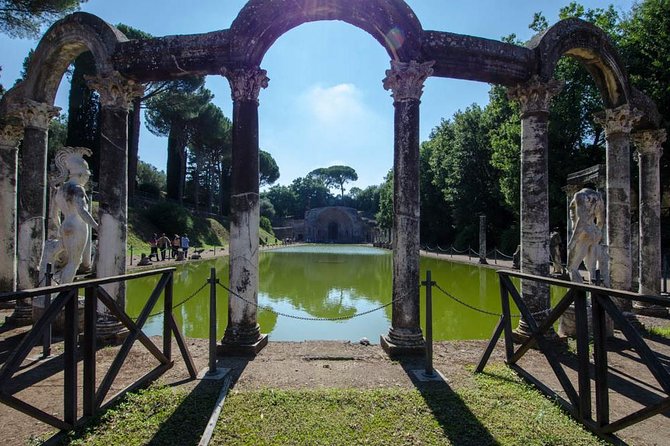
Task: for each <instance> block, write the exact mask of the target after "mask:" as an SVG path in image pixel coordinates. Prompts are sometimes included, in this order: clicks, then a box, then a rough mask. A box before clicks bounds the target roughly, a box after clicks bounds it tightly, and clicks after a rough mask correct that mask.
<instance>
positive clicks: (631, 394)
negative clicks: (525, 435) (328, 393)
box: [0, 331, 670, 445]
mask: <svg viewBox="0 0 670 446" xmlns="http://www.w3.org/2000/svg"><path fill="white" fill-rule="evenodd" d="M16 341H17V333H16V332H14V331H8V332H4V333H2V334H0V355H2V357H3V358H6V352H7V351H8V349H9V348H10V347H11V345H12V344H15V342H16ZM155 342H156V343H157V344H158V345H160V338H156V339H155ZM485 345H486V341H454V342H438V343H436V344H435V347H434V352H435V354H434V363H435V368H436V369H437V370H439V371H440V372H441V373H442V374H443V375H444V376H445V377H446V379H447V380H448V382H449V384H450V385H451V386H453V387H459V386H461V385H464V383H466V382H467V381H468V380H470V379H471V377H472V368H473V367H474V365H475V364H476V363H477V362H478V360H479V357H480V355H481V353H482V351H483V350H484V347H485ZM188 346H189V349H190V351H191V354H192V355H193V358H194V360H195V362H196V364H197V366H198V368H199V369H200V370H203V369H205V368H206V367H207V351H208V350H207V342H206V340H203V339H189V340H188ZM652 346H653V348H654V349H655V351H657V352H658V353H659V354H660V355H662V357H663V358H665V360H666V361H667V360H668V358H670V341H668V340H665V341H663V340H661V342H659V341H658V340H656V341H652ZM117 350H118V347H114V348H111V347H108V348H103V349H101V350H99V352H98V355H97V370H98V371H97V376H98V381H100V380H101V379H102V376H103V374H104V371H105V370H106V369H107V368H108V367H109V365H110V364H111V362H112V361H113V358H114V356H115V354H116V351H117ZM173 351H174V352H175V353H174V354H175V367H173V368H172V369H171V370H169V371H168V372H167V373H166V374H165V375H164V376H163V377H162V378H161V381H163V382H165V383H168V384H175V383H179V384H178V385H181V386H185V387H186V388H192V387H193V386H194V385H196V384H197V381H195V382H194V381H186V382H184V379H185V378H186V377H187V376H188V374H187V372H186V369H185V366H184V364H183V361H181V359H180V357H179V356H178V350H177V346H176V344H175V345H174V346H173ZM3 352H4V353H3ZM54 353H55V357H54V358H52V359H50V360H49V361H40V360H38V356H39V351H38V350H37V349H35V350H34V351H33V353H32V354H31V355H30V356H29V360H27V361H26V363H25V364H24V369H23V370H22V371H21V372H20V374H19V376H18V377H17V378H14V379H13V380H12V382H11V383H10V387H11V388H13V389H14V390H16V391H17V393H16V396H17V397H19V398H21V399H24V400H25V401H28V402H31V403H33V404H36V405H38V406H39V407H40V408H42V409H43V410H45V411H46V412H48V413H52V414H60V413H61V412H62V372H61V371H60V370H61V369H60V367H61V365H62V358H61V357H60V356H59V354H60V351H59V345H56V347H55V351H54ZM502 355H503V349H502V346H501V345H499V346H498V347H497V348H496V350H495V351H494V353H493V356H492V358H491V363H498V364H500V363H502V361H503V356H502ZM631 357H635V354H634V352H631V351H630V350H628V349H627V348H626V347H625V344H624V343H622V341H620V340H619V341H616V342H615V343H614V344H613V345H612V347H611V348H610V366H611V371H610V373H611V376H612V377H613V378H612V379H613V380H614V381H613V382H615V383H616V386H615V387H616V388H615V389H614V390H612V392H611V396H610V405H611V407H612V412H613V413H614V414H615V415H616V416H619V415H623V414H624V413H630V412H632V411H633V410H635V409H636V408H637V407H641V406H640V402H641V401H644V400H646V399H648V398H649V397H653V394H654V393H656V394H658V393H659V389H658V386H657V385H654V384H652V383H653V382H654V381H653V380H651V379H650V376H649V374H648V372H646V371H645V368H644V367H643V366H641V365H640V363H639V362H637V361H635V360H631V359H630V358H631ZM3 361H4V359H3ZM564 362H565V363H568V362H569V360H568V359H566V360H565V361H564ZM156 364H157V362H156V361H155V359H153V357H152V356H151V355H150V353H148V352H147V351H146V350H145V349H144V348H143V347H142V346H140V345H135V347H133V349H132V351H131V353H130V356H129V358H128V361H127V362H126V365H124V367H123V368H122V369H121V373H120V374H119V377H118V378H117V380H116V381H115V383H114V386H113V389H112V391H111V392H110V394H113V393H114V392H117V391H119V390H120V389H122V388H123V387H125V386H126V385H128V384H129V383H131V382H132V381H133V380H135V379H137V378H138V377H140V376H142V375H143V374H144V373H146V372H147V371H149V370H150V369H151V368H152V367H153V366H154V365H156ZM522 364H523V366H524V367H526V368H527V369H528V370H529V371H531V372H532V373H533V374H535V376H538V377H541V378H542V380H543V381H544V382H546V383H548V385H549V386H550V387H552V388H554V389H556V390H558V389H559V388H560V386H558V383H557V381H556V380H555V378H554V375H553V373H552V371H551V369H550V367H549V366H548V364H547V362H546V361H545V360H544V358H543V356H542V355H541V354H540V353H539V352H537V351H530V352H529V353H528V355H527V356H526V357H525V358H524V359H523V362H522ZM219 366H220V367H226V368H231V369H232V370H233V373H234V376H235V378H236V379H235V384H234V388H235V389H237V390H239V391H245V390H250V389H260V388H267V387H272V388H319V387H346V388H377V387H398V386H399V387H407V388H412V387H414V383H413V381H412V376H411V374H410V370H413V369H418V370H421V369H423V367H424V363H423V360H422V358H415V359H410V360H406V361H394V360H391V359H389V358H388V356H386V354H385V353H384V352H383V351H382V349H381V348H380V347H379V345H374V344H373V345H371V346H363V345H359V344H352V343H349V342H338V341H310V342H299V343H298V342H270V344H269V345H268V346H267V347H266V348H265V349H264V350H263V351H262V352H261V353H260V354H259V355H258V356H257V357H256V358H254V359H252V360H249V359H244V358H221V359H220V360H219ZM80 368H81V364H80ZM569 375H570V376H571V378H574V376H573V375H574V373H572V372H569ZM631 377H634V378H633V379H632V380H630V379H629V378H631ZM627 380H628V381H627ZM626 382H628V383H626ZM80 383H81V381H80ZM668 417H670V412H667V413H665V414H664V415H657V416H655V417H653V418H651V419H649V420H647V421H645V422H643V423H641V424H638V425H636V426H633V427H631V428H628V429H626V430H624V431H622V432H621V434H620V436H621V438H622V439H624V440H625V441H627V442H628V443H629V444H631V445H663V444H667V439H668V438H670V422H669V420H668ZM0 419H1V420H3V421H2V423H1V424H0V438H3V440H4V441H5V442H6V444H11V445H22V444H26V442H27V441H28V440H29V439H30V438H31V437H32V436H36V435H41V434H44V433H46V432H50V431H52V429H51V428H50V427H49V426H46V425H44V424H42V423H40V422H38V421H35V420H33V419H32V418H30V417H28V416H26V415H23V414H21V413H19V412H17V411H15V410H13V409H11V408H9V407H7V406H5V405H2V404H0Z"/></svg>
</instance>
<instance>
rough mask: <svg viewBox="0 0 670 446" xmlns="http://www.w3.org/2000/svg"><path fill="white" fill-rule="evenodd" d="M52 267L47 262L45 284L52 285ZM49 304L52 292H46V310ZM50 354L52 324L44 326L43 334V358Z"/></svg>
mask: <svg viewBox="0 0 670 446" xmlns="http://www.w3.org/2000/svg"><path fill="white" fill-rule="evenodd" d="M51 268H52V266H51V263H47V270H46V272H45V273H44V278H45V280H44V286H51V279H52V278H53V273H52V272H51ZM49 305H51V294H46V295H45V296H44V311H45V312H46V311H47V308H49ZM49 356H51V324H49V325H47V326H46V327H45V328H44V335H43V336H42V358H43V359H44V358H48V357H49Z"/></svg>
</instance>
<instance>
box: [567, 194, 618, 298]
mask: <svg viewBox="0 0 670 446" xmlns="http://www.w3.org/2000/svg"><path fill="white" fill-rule="evenodd" d="M570 220H571V221H572V228H573V229H572V235H571V236H570V241H569V242H568V273H569V274H570V280H571V281H573V282H579V283H581V282H582V276H581V274H580V273H579V265H581V263H582V260H583V261H584V265H585V266H586V269H587V270H588V272H589V279H590V281H591V282H594V281H595V278H596V268H598V269H599V270H600V277H601V279H602V284H603V285H605V286H607V287H609V265H608V260H609V259H608V256H607V252H606V249H605V247H604V246H603V245H601V244H600V242H601V241H602V238H603V226H604V225H605V203H604V202H603V198H602V196H601V195H600V193H599V192H597V191H595V190H593V189H582V190H580V191H579V192H577V193H576V194H575V195H574V197H573V199H572V201H571V202H570Z"/></svg>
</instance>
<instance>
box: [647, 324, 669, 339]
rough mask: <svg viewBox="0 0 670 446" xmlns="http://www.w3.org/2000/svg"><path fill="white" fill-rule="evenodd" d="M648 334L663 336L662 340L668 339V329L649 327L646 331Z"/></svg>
mask: <svg viewBox="0 0 670 446" xmlns="http://www.w3.org/2000/svg"><path fill="white" fill-rule="evenodd" d="M647 330H648V331H649V333H651V334H655V335H657V336H663V337H664V338H669V339H670V327H654V326H652V327H649V328H648V329H647Z"/></svg>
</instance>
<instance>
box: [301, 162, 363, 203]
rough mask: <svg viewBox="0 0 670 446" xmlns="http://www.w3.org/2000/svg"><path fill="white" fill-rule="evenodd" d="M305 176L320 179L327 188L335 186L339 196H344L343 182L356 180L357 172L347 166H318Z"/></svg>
mask: <svg viewBox="0 0 670 446" xmlns="http://www.w3.org/2000/svg"><path fill="white" fill-rule="evenodd" d="M307 177H308V178H309V177H314V178H316V179H319V180H321V181H322V182H323V183H324V184H325V185H326V186H327V187H328V188H329V189H330V188H332V187H335V186H337V187H338V188H339V189H340V197H344V185H345V183H348V182H349V181H356V180H358V174H357V173H356V171H355V170H354V169H353V167H349V166H330V167H320V168H318V169H314V170H313V171H311V172H310V173H309V174H308V175H307Z"/></svg>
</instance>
